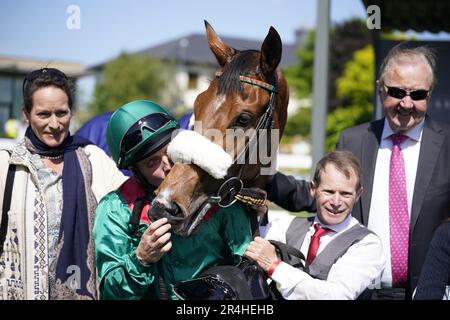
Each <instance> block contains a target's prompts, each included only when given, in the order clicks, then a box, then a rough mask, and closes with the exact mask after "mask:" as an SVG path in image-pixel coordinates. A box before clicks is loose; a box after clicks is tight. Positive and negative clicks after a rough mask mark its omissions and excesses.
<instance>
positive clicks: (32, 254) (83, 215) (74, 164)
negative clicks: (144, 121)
mask: <svg viewBox="0 0 450 320" xmlns="http://www.w3.org/2000/svg"><path fill="white" fill-rule="evenodd" d="M22 89H23V99H24V108H23V114H24V117H25V118H26V119H27V122H28V124H29V126H28V128H27V130H26V133H25V137H24V139H23V140H22V141H20V142H19V143H18V144H17V145H15V146H14V148H13V149H12V150H0V198H1V202H0V207H2V215H1V227H0V299H38V300H46V299H52V300H53V299H96V298H97V297H98V294H97V281H96V278H97V271H96V268H95V254H94V243H93V239H92V234H91V233H92V228H93V222H94V213H95V208H96V206H97V203H98V202H99V201H100V199H101V198H102V197H103V196H104V195H105V194H107V193H108V192H109V191H111V190H115V189H116V188H118V186H120V185H121V183H122V182H123V181H124V180H125V177H124V176H123V175H122V174H121V173H120V171H118V170H117V169H116V166H115V163H114V162H113V161H112V160H111V159H110V158H109V157H108V156H107V155H106V154H105V153H104V152H103V151H102V150H101V149H99V148H98V147H96V146H94V145H93V144H92V143H91V142H90V141H89V140H87V139H84V138H81V137H78V136H72V135H70V132H69V125H70V120H71V117H72V106H73V97H72V92H71V85H70V82H69V79H68V78H67V76H66V75H65V74H64V73H63V72H61V71H60V70H57V69H53V68H43V69H39V70H35V71H32V72H31V73H29V74H28V75H27V76H26V77H25V79H24V82H23V88H22ZM8 173H9V174H8ZM8 175H9V176H10V177H8ZM8 200H9V201H8Z"/></svg>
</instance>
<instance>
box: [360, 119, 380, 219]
mask: <svg viewBox="0 0 450 320" xmlns="http://www.w3.org/2000/svg"><path fill="white" fill-rule="evenodd" d="M383 126H384V118H383V119H381V120H377V121H374V122H371V123H370V126H369V128H368V130H367V132H366V133H365V134H364V136H363V138H362V150H361V164H362V172H363V181H362V182H363V183H362V185H363V187H364V190H363V194H362V195H361V206H362V219H363V221H362V222H363V224H364V225H365V226H367V225H368V223H369V209H370V201H371V198H372V189H373V180H374V174H375V164H376V161H377V154H378V147H379V146H380V140H381V134H382V133H383Z"/></svg>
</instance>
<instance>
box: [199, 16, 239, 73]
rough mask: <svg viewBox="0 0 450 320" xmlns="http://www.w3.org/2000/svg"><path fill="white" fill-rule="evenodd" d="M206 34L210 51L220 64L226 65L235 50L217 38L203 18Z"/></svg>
mask: <svg viewBox="0 0 450 320" xmlns="http://www.w3.org/2000/svg"><path fill="white" fill-rule="evenodd" d="M205 28H206V36H207V38H208V44H209V48H210V49H211V51H212V52H213V53H214V55H215V56H216V59H217V61H218V62H219V64H220V66H221V67H223V66H224V65H226V64H227V63H228V62H229V61H230V60H231V58H232V57H233V56H234V55H235V53H236V51H235V50H234V49H233V48H231V47H229V46H227V45H226V44H225V43H224V42H223V41H222V39H220V38H219V36H218V35H217V33H216V32H215V31H214V29H213V27H211V25H210V24H209V23H208V21H206V20H205Z"/></svg>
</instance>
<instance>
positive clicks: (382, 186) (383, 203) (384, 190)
mask: <svg viewBox="0 0 450 320" xmlns="http://www.w3.org/2000/svg"><path fill="white" fill-rule="evenodd" d="M423 124H424V120H422V121H421V122H420V123H419V124H418V125H417V126H415V127H414V128H413V129H412V130H411V131H410V132H408V133H407V134H406V135H407V136H408V138H409V139H406V140H405V142H403V143H402V145H401V146H400V147H401V150H402V153H403V159H404V161H405V175H406V193H407V200H408V214H409V216H410V217H411V205H412V199H413V195H414V183H415V182H416V173H417V164H418V162H419V152H420V143H421V139H422V129H423ZM393 134H394V132H393V131H392V129H391V127H390V126H389V123H388V121H387V120H386V119H385V121H384V129H383V133H382V135H381V141H380V147H379V149H378V155H377V161H376V165H375V173H374V177H373V188H372V199H371V201H370V211H369V222H368V228H369V229H370V230H372V231H373V232H375V233H376V234H377V235H378V236H379V237H380V239H381V241H382V243H383V248H384V253H385V255H386V268H385V269H384V272H383V275H382V277H381V287H383V288H391V287H392V270H391V249H390V236H389V234H390V232H389V166H390V160H391V152H392V139H391V138H390V136H391V135H393Z"/></svg>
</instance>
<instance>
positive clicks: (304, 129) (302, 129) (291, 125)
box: [283, 108, 311, 138]
mask: <svg viewBox="0 0 450 320" xmlns="http://www.w3.org/2000/svg"><path fill="white" fill-rule="evenodd" d="M310 134H311V108H299V109H298V110H297V112H296V113H294V114H293V115H292V116H290V117H289V120H288V122H287V123H286V127H285V129H284V133H283V137H285V136H286V137H294V136H296V135H301V136H302V137H305V138H309V136H310Z"/></svg>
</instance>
